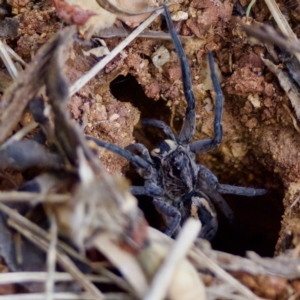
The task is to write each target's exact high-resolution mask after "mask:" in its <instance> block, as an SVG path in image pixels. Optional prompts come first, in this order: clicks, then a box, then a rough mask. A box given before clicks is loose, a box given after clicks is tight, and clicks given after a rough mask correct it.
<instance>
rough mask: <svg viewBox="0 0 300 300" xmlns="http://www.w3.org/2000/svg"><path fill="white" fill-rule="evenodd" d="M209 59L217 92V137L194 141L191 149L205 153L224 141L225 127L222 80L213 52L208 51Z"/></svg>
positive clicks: (215, 128) (215, 123) (215, 129)
mask: <svg viewBox="0 0 300 300" xmlns="http://www.w3.org/2000/svg"><path fill="white" fill-rule="evenodd" d="M208 61H209V67H210V73H211V80H212V82H213V85H214V89H215V92H216V101H215V117H214V133H215V137H214V138H213V139H206V140H201V141H196V142H193V143H192V144H191V145H190V149H191V151H192V152H194V153H203V152H207V151H210V150H212V149H215V148H217V147H218V146H219V145H220V143H221V142H222V138H223V129H222V112H223V93H222V89H221V85H220V82H219V80H218V78H217V75H216V71H215V65H214V58H213V55H212V53H211V52H208Z"/></svg>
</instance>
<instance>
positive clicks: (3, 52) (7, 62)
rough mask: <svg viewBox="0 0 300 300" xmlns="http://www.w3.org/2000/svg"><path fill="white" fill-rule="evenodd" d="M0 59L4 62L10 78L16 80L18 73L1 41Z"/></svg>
mask: <svg viewBox="0 0 300 300" xmlns="http://www.w3.org/2000/svg"><path fill="white" fill-rule="evenodd" d="M0 57H1V59H2V61H3V62H4V64H5V66H6V68H7V70H8V72H9V74H10V76H11V77H12V78H13V79H16V78H17V76H18V71H17V69H16V67H15V65H14V63H13V61H12V60H11V58H10V56H9V54H8V52H7V48H6V47H5V45H4V43H3V42H2V41H1V40H0Z"/></svg>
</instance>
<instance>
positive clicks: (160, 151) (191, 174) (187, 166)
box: [151, 140, 198, 199]
mask: <svg viewBox="0 0 300 300" xmlns="http://www.w3.org/2000/svg"><path fill="white" fill-rule="evenodd" d="M151 156H152V157H154V158H157V159H158V160H159V161H158V175H159V178H160V179H161V182H159V183H158V185H159V186H161V187H162V188H163V189H164V191H165V194H166V196H168V197H169V198H170V199H178V198H180V197H182V196H184V195H185V194H187V193H189V192H190V191H192V190H193V189H194V186H195V184H196V181H197V173H198V167H197V164H196V162H195V159H194V155H191V152H190V151H189V149H188V147H186V146H183V145H178V144H176V143H175V142H174V141H172V140H165V141H163V142H162V143H161V145H160V147H159V148H156V149H154V150H152V151H151Z"/></svg>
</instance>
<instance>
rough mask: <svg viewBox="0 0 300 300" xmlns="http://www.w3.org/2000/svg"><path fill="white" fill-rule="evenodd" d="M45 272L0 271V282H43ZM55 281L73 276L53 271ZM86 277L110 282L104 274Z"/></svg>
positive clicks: (70, 278)
mask: <svg viewBox="0 0 300 300" xmlns="http://www.w3.org/2000/svg"><path fill="white" fill-rule="evenodd" d="M47 277H48V273H47V272H13V273H1V274H0V284H11V283H21V282H31V281H34V282H45V281H46V280H47ZM53 278H54V280H55V282H58V281H74V278H73V277H72V276H71V275H70V274H69V273H63V272H55V273H53ZM86 278H87V279H89V280H90V281H92V282H102V283H110V282H111V281H110V280H108V279H107V278H106V277H104V276H99V275H86Z"/></svg>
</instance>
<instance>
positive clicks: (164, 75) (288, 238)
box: [8, 0, 300, 282]
mask: <svg viewBox="0 0 300 300" xmlns="http://www.w3.org/2000/svg"><path fill="white" fill-rule="evenodd" d="M240 4H241V5H242V6H243V7H244V8H245V7H246V6H247V5H248V4H249V1H240ZM171 10H172V7H171ZM178 11H184V12H188V15H189V16H188V19H187V20H181V21H179V22H176V24H175V25H176V29H177V31H178V33H179V34H180V35H183V36H191V38H189V39H188V40H186V41H185V43H184V48H185V52H186V54H187V57H188V62H189V65H190V68H191V74H192V83H193V90H194V93H195V98H196V109H197V127H196V134H195V137H194V139H195V140H198V139H204V138H211V137H212V136H213V117H214V111H213V101H214V100H213V99H214V93H213V92H209V90H208V89H209V87H210V86H211V83H210V81H209V71H208V66H207V60H206V54H207V52H208V51H213V53H214V57H215V62H216V65H217V66H218V68H219V73H220V74H219V75H220V76H219V78H220V80H221V84H222V89H223V93H224V98H225V100H224V113H223V141H222V143H221V145H220V147H219V148H218V149H217V150H214V151H212V152H209V153H206V154H201V155H199V156H198V157H197V160H198V161H199V162H201V163H202V164H204V165H205V166H207V167H208V168H209V169H210V170H212V171H213V172H214V174H215V175H216V176H217V177H218V178H219V181H220V182H221V183H227V184H232V185H239V186H246V187H257V188H268V189H270V191H271V192H270V194H269V195H268V196H266V197H257V198H253V199H252V198H245V197H226V199H227V200H228V203H229V205H230V206H231V207H232V208H233V210H234V213H235V215H236V218H237V220H236V222H235V223H234V224H231V225H230V224H228V222H227V221H226V220H223V218H222V216H220V222H221V225H220V230H219V233H218V235H217V237H216V239H215V241H214V242H213V247H215V248H217V249H221V250H225V251H230V252H232V253H235V254H241V255H244V253H245V251H246V250H254V251H256V252H258V253H260V254H261V255H265V256H272V255H273V254H274V253H276V254H279V253H281V252H283V251H285V250H287V249H290V248H294V247H297V246H298V247H299V245H300V240H299V237H300V226H299V213H300V202H298V199H299V197H300V194H299V189H300V182H299V178H300V151H299V149H300V135H299V132H298V131H297V129H298V128H297V126H295V124H297V123H298V122H297V121H295V118H296V116H295V114H294V112H293V109H292V106H291V104H290V101H289V99H288V97H287V96H286V94H285V93H284V91H283V90H282V89H281V87H280V85H279V83H278V80H277V78H276V77H275V76H274V75H273V74H272V73H271V72H270V71H269V70H268V69H267V68H266V67H265V65H264V63H263V62H262V60H261V59H260V56H261V55H264V56H265V57H266V56H267V55H268V54H267V51H266V49H265V47H264V46H262V45H260V44H252V43H251V42H250V41H249V39H248V38H247V37H246V35H245V33H244V32H243V31H242V30H241V28H240V25H238V23H237V21H238V20H241V19H245V18H244V17H240V16H235V17H233V16H232V15H233V11H234V3H233V2H232V1H230V0H225V1H211V0H201V1H200V0H193V1H189V0H185V1H184V2H183V3H181V4H180V5H179V4H176V5H174V6H173V13H175V12H178ZM13 13H14V14H15V18H17V19H18V20H20V30H19V35H18V37H17V38H15V39H11V40H8V44H9V45H10V46H11V47H12V48H13V49H14V50H15V51H16V52H17V53H18V54H19V55H20V56H21V57H22V58H23V59H24V60H25V61H29V60H30V59H31V57H32V56H33V55H34V53H35V52H36V50H37V49H38V48H39V47H40V46H41V45H42V44H43V43H45V42H46V41H47V40H48V39H49V37H50V36H51V35H52V34H54V33H55V32H56V31H57V30H59V28H61V26H62V23H61V22H60V21H59V19H58V18H57V17H56V15H55V12H54V9H53V7H52V5H51V3H50V2H49V0H43V1H41V2H38V3H24V4H22V7H20V3H18V6H17V5H16V6H15V7H13ZM252 17H253V19H255V20H256V21H260V22H262V21H267V20H268V19H269V17H270V15H269V12H268V9H267V7H265V5H264V3H263V2H262V1H260V2H259V3H257V4H256V5H255V6H254V7H253V9H252ZM248 22H250V23H251V22H252V18H249V19H248ZM165 27H166V25H165V23H164V21H163V20H162V18H160V17H159V18H157V19H156V20H155V22H154V23H153V24H152V25H151V28H152V29H153V30H159V29H163V30H165V29H166V28H165ZM120 41H121V39H120V38H114V39H106V40H105V42H106V44H107V46H108V48H109V49H110V50H111V49H113V48H114V47H115V46H116V45H117V44H118V43H119V42H120ZM160 46H164V47H165V48H166V49H167V50H168V52H169V54H170V59H169V60H168V61H167V62H166V63H165V64H163V65H162V66H161V67H159V68H157V67H155V66H154V64H153V62H152V58H151V57H152V55H153V53H154V52H155V51H156V50H157V49H158V48H159V47H160ZM81 48H82V47H81V46H80V45H78V44H77V45H76V44H75V46H74V48H73V52H72V53H71V55H70V59H69V60H68V62H67V66H66V73H67V76H68V78H69V80H70V83H71V84H72V83H73V82H75V80H76V79H78V78H79V77H81V76H82V75H83V74H84V73H86V72H87V71H88V70H89V69H90V68H91V67H92V66H93V65H95V63H96V62H97V61H98V60H99V58H97V57H95V56H90V57H87V56H84V54H83V53H82V51H81ZM185 108H186V100H185V98H184V95H183V87H182V80H181V71H180V65H179V60H178V57H177V55H176V52H175V50H174V46H173V43H172V42H171V41H161V40H155V39H143V38H138V39H136V40H135V41H134V42H132V43H131V44H130V46H128V47H127V48H126V49H125V50H123V51H122V52H121V53H120V54H119V55H118V56H117V57H116V58H115V59H114V60H113V61H112V62H110V63H109V64H108V65H107V66H106V68H105V70H104V71H103V72H102V73H100V74H99V75H98V76H96V77H95V78H94V79H93V80H92V81H91V82H90V83H89V84H88V85H87V86H85V87H84V88H83V89H82V90H81V91H80V92H78V93H77V94H76V95H74V96H73V97H72V98H71V100H70V103H69V110H70V113H71V115H72V116H73V118H74V120H75V121H77V122H78V123H79V124H80V125H81V127H82V129H83V130H84V132H85V133H86V134H87V135H91V136H94V137H97V138H100V139H102V140H105V141H108V142H111V143H114V144H117V145H119V146H121V147H125V146H127V145H129V144H131V143H133V142H134V141H138V142H141V143H143V144H145V145H146V146H147V147H149V148H153V147H155V146H156V145H157V143H158V142H159V140H160V139H161V138H163V136H162V135H161V134H160V133H158V132H156V131H154V130H150V129H146V128H143V127H142V126H141V125H139V121H140V118H141V117H142V118H145V117H147V118H149V117H151V118H155V119H159V120H162V121H165V122H166V123H167V124H168V125H170V126H171V128H172V129H173V130H174V132H175V133H178V132H179V129H180V126H181V124H182V120H183V118H184V114H185ZM99 159H100V160H101V162H102V163H103V164H104V165H105V166H106V168H107V169H108V170H109V171H110V172H112V173H114V172H122V171H123V172H125V171H126V170H128V162H127V161H126V160H125V159H123V158H120V157H119V156H116V155H114V154H113V153H111V152H109V151H106V150H105V149H100V150H99ZM131 179H132V180H136V179H135V178H134V177H132V178H131ZM146 216H147V213H146ZM148 219H149V220H150V224H151V216H149V217H148ZM246 281H247V279H245V282H246Z"/></svg>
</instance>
